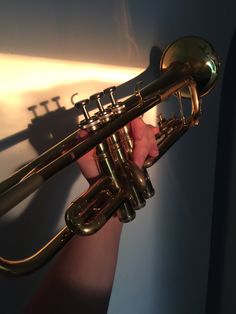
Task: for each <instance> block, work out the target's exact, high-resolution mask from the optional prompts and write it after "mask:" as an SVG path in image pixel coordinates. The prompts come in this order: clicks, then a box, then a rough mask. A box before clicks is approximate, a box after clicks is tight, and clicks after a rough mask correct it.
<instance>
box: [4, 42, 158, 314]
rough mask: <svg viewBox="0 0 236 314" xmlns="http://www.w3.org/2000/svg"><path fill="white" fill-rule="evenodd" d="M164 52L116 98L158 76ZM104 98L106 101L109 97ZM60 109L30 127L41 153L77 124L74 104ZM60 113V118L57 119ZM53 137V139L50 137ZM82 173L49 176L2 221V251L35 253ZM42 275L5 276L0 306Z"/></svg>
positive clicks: (22, 298) (154, 53)
mask: <svg viewBox="0 0 236 314" xmlns="http://www.w3.org/2000/svg"><path fill="white" fill-rule="evenodd" d="M161 54H162V53H161V51H160V49H159V48H157V47H153V48H152V50H151V53H150V65H149V67H148V68H147V69H146V70H145V71H144V72H143V73H141V74H140V75H139V76H137V77H136V78H134V79H132V80H130V81H128V82H126V83H124V84H122V85H120V86H118V87H117V90H116V96H117V98H122V97H125V96H127V95H129V94H131V93H133V91H134V88H135V85H136V84H137V83H138V82H140V81H142V82H143V85H144V86H145V85H146V84H148V83H149V82H150V81H152V80H153V79H154V78H156V77H157V76H158V75H159V61H160V58H161ZM104 101H105V102H107V100H106V99H104ZM58 110H60V114H59V113H58V112H57V113H54V115H56V116H57V118H56V119H55V116H53V114H52V113H51V112H49V113H48V114H46V115H44V116H43V117H39V118H35V119H34V120H33V121H32V123H31V124H30V125H29V127H28V129H27V136H28V138H29V140H30V143H31V144H32V146H33V147H34V148H35V149H36V151H37V152H38V153H39V154H40V153H42V152H43V151H45V150H46V149H48V148H49V147H51V145H52V144H55V143H54V142H55V141H56V142H57V141H59V140H60V139H62V138H64V137H65V136H66V135H68V134H69V133H70V132H72V131H74V130H76V128H77V125H76V122H75V120H76V119H75V117H76V116H77V113H76V111H75V109H74V108H72V109H69V110H64V109H63V108H59V109H58ZM59 116H60V122H58V117H59ZM42 118H43V119H42ZM58 126H59V128H58ZM65 130H66V132H65ZM61 131H62V132H61ZM49 134H53V136H51V137H50V136H48V135H49ZM52 138H53V142H52V141H51V139H52ZM42 139H43V140H42ZM16 141H17V135H16V138H15V139H14V135H12V136H10V137H9V138H7V139H5V141H4V140H3V141H2V142H1V143H0V148H1V150H4V149H6V148H9V147H10V146H11V145H12V143H15V142H16ZM79 175H80V171H79V169H78V167H77V166H76V165H75V164H72V165H70V166H69V167H67V168H65V169H63V170H62V171H60V172H59V173H57V174H56V175H55V176H54V177H53V178H51V179H50V180H48V181H47V182H46V183H45V184H44V185H43V186H42V187H41V188H40V189H39V190H38V191H37V192H36V193H35V194H34V196H33V198H32V200H31V201H30V203H29V204H28V206H27V208H26V209H25V211H24V212H23V213H22V214H21V215H20V217H19V218H18V219H16V220H15V221H13V222H12V223H9V222H7V221H5V220H3V221H1V224H0V226H1V228H0V238H1V239H5V238H6V237H7V239H8V240H7V243H6V242H4V241H3V240H2V241H1V242H2V243H1V255H3V256H4V257H6V258H13V259H15V258H19V257H20V258H22V257H25V256H28V255H30V254H32V251H33V250H35V249H36V248H39V247H40V246H42V245H43V243H44V242H45V241H48V240H49V239H50V237H51V236H52V233H53V232H54V230H55V228H56V223H57V222H58V219H59V218H58V217H59V216H60V215H61V213H62V211H63V209H64V206H65V203H66V199H67V197H68V195H69V192H70V190H71V187H72V185H73V184H74V182H75V181H76V180H77V179H78V176H79ZM16 235H17V236H16ZM30 277H31V278H32V279H30ZM39 277H40V275H39ZM39 277H38V276H34V275H33V274H32V275H30V276H27V277H23V278H18V279H17V280H15V281H14V280H11V281H8V280H7V278H6V280H5V283H4V284H3V286H2V287H3V289H1V290H2V291H1V295H2V297H3V295H5V298H4V297H3V298H2V303H4V302H6V303H5V305H4V304H2V305H1V306H2V307H3V308H4V307H6V308H7V307H8V306H9V300H8V296H9V295H11V296H12V295H14V302H15V305H14V309H15V308H18V309H19V307H21V306H22V303H24V302H26V300H27V299H28V298H29V294H30V293H32V290H33V289H32V287H33V286H35V280H36V281H38V280H39V279H40V278H39ZM30 280H32V281H34V282H33V284H32V285H31V284H29V282H30ZM24 281H25V282H24ZM20 284H22V287H23V284H25V285H24V287H26V286H27V284H28V286H29V291H28V292H27V291H25V289H19V285H20ZM26 289H27V288H26ZM17 313H19V311H18V312H17Z"/></svg>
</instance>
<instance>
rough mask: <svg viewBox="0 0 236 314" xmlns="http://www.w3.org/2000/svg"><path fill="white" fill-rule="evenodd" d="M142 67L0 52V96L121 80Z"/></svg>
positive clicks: (133, 75)
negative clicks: (61, 86) (62, 86)
mask: <svg viewBox="0 0 236 314" xmlns="http://www.w3.org/2000/svg"><path fill="white" fill-rule="evenodd" d="M142 70H143V69H140V68H133V67H123V66H114V65H105V64H97V63H88V62H75V61H63V60H55V59H46V58H38V57H31V56H20V55H10V54H0V96H3V94H6V93H12V92H14V93H17V92H18V93H20V92H24V91H29V90H43V89H45V88H47V89H48V88H52V87H55V86H58V85H65V84H71V83H75V82H84V81H91V80H93V81H99V82H104V83H108V84H109V83H110V82H116V83H117V84H120V83H124V82H125V81H127V80H129V79H131V78H133V77H135V76H137V75H138V74H140V73H141V71H142Z"/></svg>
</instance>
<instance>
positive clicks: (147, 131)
mask: <svg viewBox="0 0 236 314" xmlns="http://www.w3.org/2000/svg"><path fill="white" fill-rule="evenodd" d="M131 130H132V135H133V138H134V141H135V147H134V152H133V160H134V161H135V162H136V164H137V165H138V166H140V167H141V166H142V164H143V162H144V160H145V159H146V157H147V156H148V155H150V156H153V157H154V156H156V155H157V154H158V150H157V147H156V141H155V138H154V134H155V133H157V132H158V129H157V128H154V127H152V126H149V125H146V124H145V123H144V122H143V121H142V119H140V118H137V119H135V120H134V121H132V122H131ZM80 136H81V137H83V136H85V134H83V133H81V134H80ZM78 164H79V166H80V168H81V171H82V172H83V174H84V175H85V177H86V178H87V179H88V180H90V179H91V178H94V177H96V176H97V175H98V169H97V166H96V163H95V162H94V159H93V151H91V152H89V153H87V154H86V155H85V156H83V157H82V158H81V159H80V160H79V161H78ZM121 230H122V224H121V223H120V221H119V220H118V219H117V218H114V217H113V218H111V219H110V220H109V221H108V222H107V224H106V225H105V226H104V227H103V228H102V229H101V230H100V231H99V232H97V233H96V234H94V235H92V236H89V237H77V236H74V237H73V239H72V240H71V241H70V242H69V243H68V244H67V245H66V247H65V248H64V249H63V250H62V251H61V253H60V254H59V256H58V257H57V259H56V261H55V263H54V265H53V267H52V269H51V270H50V272H49V273H48V275H47V276H46V277H45V279H44V281H43V283H42V285H41V286H40V288H39V290H38V292H37V294H36V295H35V297H34V298H33V299H32V301H31V303H30V304H29V307H28V309H27V313H34V314H36V313H50V314H53V313H57V314H60V313H73V312H76V313H80V314H81V313H84V314H85V313H86V314H93V313H96V314H105V313H107V309H108V305H109V299H110V295H111V290H112V285H113V280H114V274H115V268H116V262H117V255H118V249H119V241H120V234H121Z"/></svg>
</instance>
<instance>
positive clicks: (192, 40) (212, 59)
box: [160, 36, 220, 98]
mask: <svg viewBox="0 0 236 314" xmlns="http://www.w3.org/2000/svg"><path fill="white" fill-rule="evenodd" d="M176 63H182V64H187V65H188V66H189V68H190V71H191V73H192V77H193V79H194V81H195V82H196V84H197V92H198V95H199V96H200V97H201V96H203V95H206V94H207V93H208V92H209V91H210V90H211V89H212V88H213V86H214V85H215V82H216V79H217V77H218V74H219V68H220V62H219V59H218V56H217V55H216V53H215V51H214V49H213V47H212V45H211V44H210V43H209V42H207V41H206V40H204V39H202V38H200V37H197V36H186V37H182V38H180V39H178V40H176V41H175V42H173V43H172V44H171V45H169V46H168V47H167V48H166V49H165V51H164V53H163V55H162V58H161V63H160V68H161V72H165V71H166V70H167V69H169V68H170V67H171V66H173V65H174V64H176ZM181 96H182V97H186V98H190V97H191V95H190V93H189V90H188V89H187V88H186V89H183V90H182V91H181Z"/></svg>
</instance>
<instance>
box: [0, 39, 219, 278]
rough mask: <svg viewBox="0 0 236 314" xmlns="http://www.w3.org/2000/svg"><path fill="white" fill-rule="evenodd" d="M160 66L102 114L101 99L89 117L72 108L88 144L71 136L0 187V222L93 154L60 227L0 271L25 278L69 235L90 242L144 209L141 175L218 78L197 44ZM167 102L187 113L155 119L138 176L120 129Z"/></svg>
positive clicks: (209, 54) (174, 48)
mask: <svg viewBox="0 0 236 314" xmlns="http://www.w3.org/2000/svg"><path fill="white" fill-rule="evenodd" d="M160 66H161V70H162V75H161V76H160V77H158V78H157V79H156V80H154V81H153V82H152V83H150V84H148V85H147V86H145V87H143V88H142V89H138V91H136V92H135V93H134V95H132V96H130V97H129V98H128V99H126V100H125V101H123V102H122V103H121V102H116V101H115V98H114V95H113V92H114V89H115V88H114V87H112V88H108V89H106V90H105V91H104V92H105V93H106V94H107V93H110V98H111V106H110V107H109V108H103V106H102V103H101V101H100V98H101V97H102V95H103V93H97V94H95V95H93V97H92V98H95V100H96V101H97V102H98V109H99V111H98V113H97V114H95V115H94V116H92V117H91V116H90V114H89V112H88V111H87V109H86V108H85V106H86V105H87V104H88V101H87V100H83V101H80V102H79V103H77V104H75V105H76V106H78V107H81V109H82V111H83V112H84V117H85V119H84V121H83V122H82V124H81V125H80V129H86V130H87V131H88V132H89V136H88V138H86V139H84V140H82V141H81V142H80V143H78V142H77V132H74V133H73V134H71V135H70V136H68V137H67V138H66V139H64V140H63V141H61V142H60V143H58V144H57V145H56V146H54V147H52V148H51V149H50V150H48V151H47V152H45V153H44V154H43V155H41V156H39V158H37V159H36V160H34V161H33V162H31V163H30V164H28V165H26V166H25V167H24V168H23V169H22V170H19V171H18V172H17V173H15V174H14V175H13V176H11V177H9V178H7V179H6V180H5V181H3V182H2V183H1V184H0V192H1V195H0V215H3V214H5V213H6V212H7V211H9V210H10V209H11V208H12V207H14V206H15V205H16V204H18V203H19V202H20V201H22V200H23V199H24V198H25V197H26V196H28V195H30V194H31V193H32V192H33V191H35V190H36V189H37V188H38V187H39V186H40V185H41V184H42V182H43V181H46V180H47V179H48V178H50V177H51V176H53V175H54V174H55V173H57V172H58V171H60V170H61V169H62V168H64V167H65V166H67V165H68V164H70V163H71V162H73V161H75V160H76V159H78V158H80V157H81V156H83V155H84V154H85V153H87V152H88V151H90V150H91V149H92V148H95V147H96V161H97V165H98V168H99V170H100V176H99V178H98V179H97V181H96V182H95V183H94V184H92V185H91V187H90V188H89V189H88V191H86V192H85V193H83V194H82V196H80V197H79V198H78V199H76V200H75V201H74V202H72V204H71V205H70V206H69V208H68V210H67V211H66V216H65V217H66V218H65V220H66V224H67V226H66V227H65V228H64V229H63V230H62V231H61V232H60V233H59V234H58V235H56V236H55V237H54V238H53V239H52V240H51V241H50V242H49V243H48V244H46V245H45V246H44V247H43V248H42V249H41V250H39V251H38V252H36V253H35V254H34V255H32V256H30V257H27V258H26V259H23V260H15V261H11V260H8V259H5V258H3V257H0V270H1V271H3V272H5V273H10V274H14V275H20V274H24V273H27V272H31V271H33V270H35V269H37V268H38V267H40V266H42V265H43V264H44V263H45V262H47V261H48V260H49V259H50V258H51V257H52V256H53V255H55V254H56V253H57V251H58V250H60V249H61V248H62V247H63V246H64V244H65V243H66V242H67V241H68V240H69V239H70V238H71V237H72V236H73V235H74V234H78V235H81V236H85V235H90V234H93V233H95V232H97V231H98V230H100V229H101V228H102V226H103V225H104V224H105V223H106V221H107V220H108V219H109V218H110V217H111V216H112V215H114V214H116V215H118V217H119V218H120V220H121V221H123V222H128V221H131V220H132V219H134V217H135V215H136V210H137V209H139V208H141V207H143V206H144V205H145V203H146V201H145V199H147V198H149V197H151V196H153V194H154V189H153V187H152V184H151V181H150V178H149V176H148V173H147V168H149V167H151V166H152V165H153V164H154V163H155V162H156V161H157V160H158V159H159V158H160V157H161V156H162V155H163V154H165V153H166V151H167V150H168V149H169V148H170V147H171V146H172V145H173V144H174V143H175V142H176V141H177V140H178V139H179V138H181V136H182V135H183V134H184V133H185V132H186V131H188V130H189V128H191V127H193V126H195V125H198V123H199V116H200V112H201V108H200V97H201V96H203V95H205V94H207V93H208V92H209V91H210V90H211V89H212V88H213V86H214V85H215V82H216V79H217V76H218V72H219V61H218V58H217V56H216V54H215V53H214V50H213V48H212V46H211V45H210V44H209V43H208V42H206V41H205V40H203V39H201V38H199V37H183V38H181V39H179V40H177V41H175V42H174V43H173V44H171V45H170V46H169V47H168V48H167V49H166V50H165V52H164V54H163V56H162V60H161V65H160ZM172 95H177V96H178V99H179V100H181V97H182V96H184V97H188V98H190V102H191V107H192V110H191V113H190V115H189V116H187V117H184V116H183V108H182V109H181V113H180V114H179V115H176V116H175V117H171V118H165V117H164V116H163V115H160V118H159V128H160V133H159V134H158V135H157V136H156V140H157V145H158V148H159V156H158V157H156V158H148V159H147V160H146V161H145V163H144V166H143V169H140V168H138V167H137V166H136V165H135V164H134V163H133V162H132V157H131V156H132V149H133V142H132V138H131V135H130V134H129V128H128V127H127V124H128V123H129V122H130V121H131V120H133V119H134V118H137V117H139V116H140V115H142V114H144V113H145V112H146V111H148V110H149V109H151V108H153V107H154V106H157V105H158V104H159V103H160V102H162V101H163V100H166V99H168V98H169V97H170V96H172ZM95 96H96V97H95ZM181 106H182V102H181Z"/></svg>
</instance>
